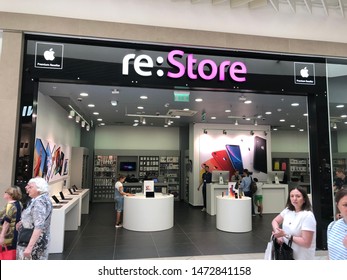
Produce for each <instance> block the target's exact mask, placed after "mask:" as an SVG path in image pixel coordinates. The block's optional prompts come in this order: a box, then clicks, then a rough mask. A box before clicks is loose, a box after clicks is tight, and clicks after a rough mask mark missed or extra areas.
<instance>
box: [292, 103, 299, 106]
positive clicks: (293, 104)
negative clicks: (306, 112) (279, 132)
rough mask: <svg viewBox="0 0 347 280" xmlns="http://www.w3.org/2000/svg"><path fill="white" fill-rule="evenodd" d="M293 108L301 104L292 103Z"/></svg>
mask: <svg viewBox="0 0 347 280" xmlns="http://www.w3.org/2000/svg"><path fill="white" fill-rule="evenodd" d="M291 106H293V107H297V106H299V103H292V104H291Z"/></svg>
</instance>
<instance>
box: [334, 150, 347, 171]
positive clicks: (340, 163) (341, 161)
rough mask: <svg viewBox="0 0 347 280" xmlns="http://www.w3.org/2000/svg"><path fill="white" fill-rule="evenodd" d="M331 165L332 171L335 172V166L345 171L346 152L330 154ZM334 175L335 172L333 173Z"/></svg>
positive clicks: (346, 166) (346, 167)
mask: <svg viewBox="0 0 347 280" xmlns="http://www.w3.org/2000/svg"><path fill="white" fill-rule="evenodd" d="M332 158H333V159H332V163H333V164H332V166H333V171H334V172H335V171H336V169H337V168H340V169H342V170H344V171H347V170H346V169H347V165H346V164H347V159H346V158H347V154H345V153H339V154H333V155H332ZM334 176H335V174H334Z"/></svg>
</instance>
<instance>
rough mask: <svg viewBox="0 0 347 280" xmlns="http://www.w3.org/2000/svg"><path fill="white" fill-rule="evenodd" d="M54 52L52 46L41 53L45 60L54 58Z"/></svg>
mask: <svg viewBox="0 0 347 280" xmlns="http://www.w3.org/2000/svg"><path fill="white" fill-rule="evenodd" d="M54 54H55V52H54V51H53V48H50V49H49V50H47V51H45V52H44V53H43V57H44V58H45V59H46V60H51V61H52V60H54V59H55V57H54Z"/></svg>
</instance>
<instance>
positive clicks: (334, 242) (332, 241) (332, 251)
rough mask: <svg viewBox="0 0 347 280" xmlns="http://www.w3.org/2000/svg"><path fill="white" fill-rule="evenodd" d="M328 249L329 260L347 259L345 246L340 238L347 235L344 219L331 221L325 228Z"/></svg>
mask: <svg viewBox="0 0 347 280" xmlns="http://www.w3.org/2000/svg"><path fill="white" fill-rule="evenodd" d="M327 235H328V251H329V259H331V260H347V248H346V247H345V246H344V245H343V243H342V240H343V239H344V238H345V236H346V235H347V223H346V222H345V220H344V219H339V220H337V221H335V222H331V223H330V224H329V226H328V230H327Z"/></svg>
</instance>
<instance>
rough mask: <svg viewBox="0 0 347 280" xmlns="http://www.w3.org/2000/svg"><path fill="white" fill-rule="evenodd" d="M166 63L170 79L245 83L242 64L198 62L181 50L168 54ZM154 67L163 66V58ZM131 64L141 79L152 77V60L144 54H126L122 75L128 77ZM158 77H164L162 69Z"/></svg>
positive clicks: (245, 68)
mask: <svg viewBox="0 0 347 280" xmlns="http://www.w3.org/2000/svg"><path fill="white" fill-rule="evenodd" d="M166 61H167V63H168V64H169V65H170V66H171V67H172V69H170V70H169V71H167V73H166V76H167V77H168V78H171V79H180V78H182V77H188V78H189V79H191V80H197V79H202V80H206V81H209V80H213V79H218V81H225V79H226V78H230V79H231V80H233V81H235V82H239V83H242V82H245V81H246V74H247V67H246V65H245V64H244V63H243V62H240V61H236V62H232V61H230V60H224V61H222V62H221V63H217V62H215V61H214V60H212V59H203V60H201V61H198V60H197V58H195V56H194V54H185V53H184V51H181V50H173V51H171V52H169V53H168V56H167V59H166ZM155 62H156V66H157V67H160V66H162V65H163V62H164V58H163V57H161V56H159V57H157V58H156V59H155ZM131 64H133V68H134V70H135V72H136V73H137V74H138V75H140V76H143V77H150V76H152V75H153V69H154V60H153V59H152V58H151V57H150V56H149V55H146V54H141V55H138V56H136V54H133V53H132V54H127V55H125V56H124V58H123V63H122V74H123V75H125V76H127V75H129V68H130V65H131ZM156 74H157V76H158V77H162V76H164V75H165V72H164V71H163V70H162V69H159V70H157V72H156Z"/></svg>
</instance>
